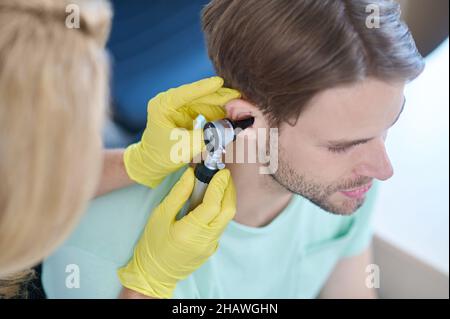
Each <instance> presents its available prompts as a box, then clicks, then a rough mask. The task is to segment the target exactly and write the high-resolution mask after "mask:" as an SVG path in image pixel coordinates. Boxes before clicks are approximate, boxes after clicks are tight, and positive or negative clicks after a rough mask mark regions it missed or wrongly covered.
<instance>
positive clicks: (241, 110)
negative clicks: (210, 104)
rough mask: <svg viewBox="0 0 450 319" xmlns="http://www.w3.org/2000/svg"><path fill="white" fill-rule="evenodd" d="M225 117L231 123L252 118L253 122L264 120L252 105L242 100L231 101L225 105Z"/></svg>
mask: <svg viewBox="0 0 450 319" xmlns="http://www.w3.org/2000/svg"><path fill="white" fill-rule="evenodd" d="M225 110H226V111H227V117H228V118H230V119H232V120H233V121H238V120H243V119H246V118H249V117H254V118H255V122H256V121H258V120H262V119H264V116H263V114H262V113H261V111H260V110H259V109H258V108H257V107H256V106H255V105H253V104H252V103H250V102H248V101H245V100H243V99H236V100H232V101H230V102H229V103H227V104H226V105H225Z"/></svg>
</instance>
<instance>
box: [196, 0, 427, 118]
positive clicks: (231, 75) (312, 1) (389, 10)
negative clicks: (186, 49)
mask: <svg viewBox="0 0 450 319" xmlns="http://www.w3.org/2000/svg"><path fill="white" fill-rule="evenodd" d="M374 5H375V6H377V9H379V28H377V27H376V26H375V27H374V28H370V27H369V26H367V25H366V23H367V21H369V22H371V21H370V18H371V17H370V14H371V13H372V11H371V8H373V6H374ZM202 19H203V30H204V33H205V37H206V43H207V47H208V53H209V56H210V59H211V60H212V62H213V64H214V67H215V69H216V72H217V74H218V75H220V76H222V77H223V78H224V79H225V84H226V85H227V86H229V87H232V88H235V89H237V90H239V91H241V93H242V94H243V97H244V98H245V99H247V100H248V101H250V102H252V103H253V104H255V105H257V106H258V107H259V108H260V109H261V111H262V112H263V113H264V114H265V115H266V116H267V117H268V120H269V122H270V124H272V125H277V126H278V125H279V124H281V123H282V122H289V123H292V119H294V120H295V119H296V118H298V116H299V115H300V113H301V110H302V109H303V108H304V106H305V105H306V104H307V103H308V102H309V101H310V100H311V98H312V97H313V96H314V95H315V94H317V93H318V92H320V91H322V90H325V89H329V88H332V87H336V86H338V85H344V84H350V83H354V82H357V81H360V80H362V79H364V78H366V77H375V78H378V79H380V80H383V81H410V80H412V79H414V78H415V77H417V76H418V75H419V74H420V73H421V72H422V70H423V67H424V63H423V59H422V57H421V55H420V54H419V53H418V51H417V49H416V46H415V43H414V40H413V39H412V36H411V34H410V32H409V30H408V27H407V26H406V25H405V24H404V23H403V22H402V21H401V20H400V8H399V5H398V4H397V3H396V2H393V1H389V0H320V1H317V0H213V1H211V2H210V3H209V4H208V5H207V6H206V7H205V9H204V10H203V14H202Z"/></svg>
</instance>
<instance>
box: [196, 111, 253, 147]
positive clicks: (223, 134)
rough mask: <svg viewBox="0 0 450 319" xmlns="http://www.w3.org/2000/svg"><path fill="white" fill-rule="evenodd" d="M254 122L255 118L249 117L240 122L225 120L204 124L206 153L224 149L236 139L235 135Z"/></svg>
mask: <svg viewBox="0 0 450 319" xmlns="http://www.w3.org/2000/svg"><path fill="white" fill-rule="evenodd" d="M254 122H255V118H253V117H251V118H248V119H244V120H240V121H232V120H230V119H228V118H225V119H221V120H217V121H213V122H208V123H206V124H205V126H204V128H203V133H204V134H203V135H204V139H205V144H206V147H207V150H208V152H214V151H217V150H218V149H219V148H222V149H225V146H227V145H228V144H229V143H230V142H232V141H234V140H235V139H236V136H237V134H239V133H240V132H241V131H243V130H245V129H246V128H248V127H250V126H252V125H253V123H254Z"/></svg>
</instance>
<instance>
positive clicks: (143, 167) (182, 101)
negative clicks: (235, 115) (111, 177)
mask: <svg viewBox="0 0 450 319" xmlns="http://www.w3.org/2000/svg"><path fill="white" fill-rule="evenodd" d="M222 85H223V80H222V79H221V78H220V77H212V78H208V79H204V80H200V81H198V82H194V83H191V84H187V85H183V86H180V87H178V88H175V89H170V90H168V91H166V92H163V93H160V94H158V95H157V96H156V97H154V98H153V99H151V100H150V101H149V103H148V108H147V127H146V129H145V131H144V134H143V135H142V139H141V141H140V142H138V143H136V144H132V145H130V146H129V147H128V148H127V149H126V150H125V154H124V163H125V167H126V171H127V174H128V176H129V177H130V178H131V179H132V180H134V181H135V182H137V183H139V184H143V185H146V186H149V187H151V188H153V187H156V186H157V185H159V183H161V181H162V180H163V179H164V178H165V177H166V176H167V175H168V174H170V173H172V172H174V171H176V170H177V169H179V168H181V167H182V166H183V165H186V163H187V162H189V161H190V160H192V158H193V157H194V156H196V155H198V154H199V153H200V152H201V151H202V150H203V149H204V148H205V144H204V141H203V130H201V129H198V130H196V131H197V132H194V130H193V121H194V120H195V118H196V117H197V116H198V115H199V114H203V115H204V116H205V118H206V119H207V120H208V121H215V120H218V119H221V118H224V117H225V114H226V113H225V110H224V108H223V106H224V105H225V104H226V103H228V102H229V101H230V100H232V99H237V98H239V97H240V93H239V92H238V91H235V90H232V89H227V88H223V87H222ZM177 130H188V133H189V139H190V144H189V147H190V152H189V153H187V154H188V155H189V158H187V159H184V160H183V161H174V159H173V158H172V159H171V150H172V147H173V146H174V145H175V144H176V143H178V142H179V141H177V140H171V133H173V132H175V131H177ZM175 136H176V135H175ZM194 139H195V141H194Z"/></svg>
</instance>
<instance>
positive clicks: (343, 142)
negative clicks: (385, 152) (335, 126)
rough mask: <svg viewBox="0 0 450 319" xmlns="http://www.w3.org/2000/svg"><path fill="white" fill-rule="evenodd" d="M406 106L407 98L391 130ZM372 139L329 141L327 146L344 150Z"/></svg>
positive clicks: (404, 99)
mask: <svg viewBox="0 0 450 319" xmlns="http://www.w3.org/2000/svg"><path fill="white" fill-rule="evenodd" d="M405 104H406V97H403V104H402V108H401V110H400V112H399V113H398V115H397V117H396V118H395V120H394V122H393V123H392V124H391V125H390V126H389V128H391V127H392V126H394V125H395V123H397V121H398V119H399V118H400V115H401V114H402V112H403V110H404V109H405ZM371 139H373V137H370V138H362V139H358V140H336V141H328V142H327V143H326V144H327V146H328V147H333V148H341V147H342V148H344V147H349V146H353V145H358V144H363V143H367V142H368V141H370V140H371Z"/></svg>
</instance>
